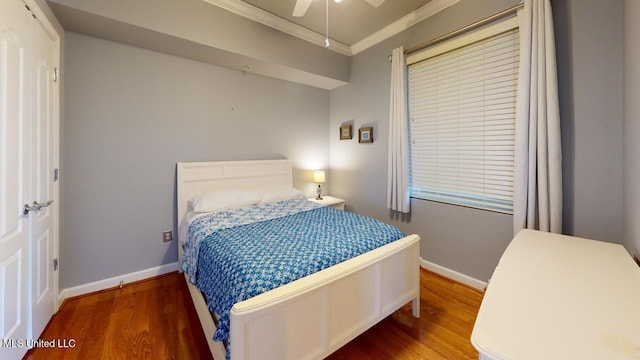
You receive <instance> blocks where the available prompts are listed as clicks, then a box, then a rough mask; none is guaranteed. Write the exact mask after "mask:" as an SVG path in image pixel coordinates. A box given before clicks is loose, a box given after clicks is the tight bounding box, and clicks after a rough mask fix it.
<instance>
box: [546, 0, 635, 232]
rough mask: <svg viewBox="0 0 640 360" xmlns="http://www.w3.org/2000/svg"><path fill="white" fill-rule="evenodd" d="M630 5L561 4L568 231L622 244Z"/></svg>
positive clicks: (576, 0)
mask: <svg viewBox="0 0 640 360" xmlns="http://www.w3.org/2000/svg"><path fill="white" fill-rule="evenodd" d="M622 4H623V1H622V0H614V1H601V0H553V1H552V6H553V10H554V25H555V29H556V47H557V59H558V90H559V94H560V117H561V121H562V124H561V125H562V129H561V131H562V142H563V144H562V151H563V177H564V178H563V185H564V206H565V207H564V214H563V216H564V231H565V233H568V234H571V235H575V236H580V237H586V238H591V239H598V240H606V241H610V242H616V243H622V241H623V225H622V222H623V214H622V209H623V207H622V140H623V139H622V86H623V82H622V49H623V46H622V44H623V32H622V26H623V20H624V19H623V12H622Z"/></svg>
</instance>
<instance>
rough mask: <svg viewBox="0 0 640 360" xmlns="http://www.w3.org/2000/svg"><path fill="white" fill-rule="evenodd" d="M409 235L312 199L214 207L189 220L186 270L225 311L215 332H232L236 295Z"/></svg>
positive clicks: (213, 306)
mask: <svg viewBox="0 0 640 360" xmlns="http://www.w3.org/2000/svg"><path fill="white" fill-rule="evenodd" d="M402 237H404V234H403V233H402V232H401V231H400V230H398V229H397V228H395V227H393V226H391V225H388V224H385V223H383V222H381V221H378V220H375V219H372V218H369V217H365V216H361V215H358V214H355V213H351V212H346V211H341V210H337V209H334V208H331V207H327V206H321V205H318V204H316V203H313V202H311V201H308V200H288V201H282V202H277V203H270V204H264V205H258V206H252V207H249V208H242V209H236V210H233V211H223V212H218V213H213V214H209V215H207V216H204V217H201V218H199V219H197V220H195V221H194V222H193V223H192V224H191V225H190V227H189V232H188V237H187V242H186V244H185V252H184V258H183V263H182V266H183V270H184V271H185V272H187V274H189V275H190V280H191V282H192V283H194V284H195V285H196V286H197V287H198V288H199V289H200V290H201V291H202V292H203V293H204V294H205V295H206V296H207V299H208V304H207V305H208V307H209V309H210V310H211V311H214V312H215V313H217V314H218V315H219V316H220V319H219V323H218V324H217V329H216V333H215V335H214V340H217V341H228V340H229V320H230V319H229V312H230V310H231V308H232V307H233V305H234V304H235V303H237V302H240V301H243V300H246V299H249V298H251V297H253V296H256V295H259V294H261V293H263V292H266V291H269V290H271V289H273V288H276V287H278V286H281V285H284V284H287V283H289V282H291V281H294V280H297V279H300V278H302V277H304V276H307V275H310V274H312V273H315V272H318V271H320V270H322V269H325V268H328V267H330V266H333V265H335V264H338V263H340V262H342V261H345V260H347V259H350V258H352V257H355V256H358V255H360V254H363V253H365V252H367V251H370V250H373V249H375V248H378V247H380V246H383V245H385V244H387V243H390V242H393V241H395V240H398V239H400V238H402Z"/></svg>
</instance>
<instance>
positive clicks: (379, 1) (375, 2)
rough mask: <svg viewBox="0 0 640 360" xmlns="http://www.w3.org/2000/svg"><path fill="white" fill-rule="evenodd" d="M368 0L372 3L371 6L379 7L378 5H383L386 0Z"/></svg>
mask: <svg viewBox="0 0 640 360" xmlns="http://www.w3.org/2000/svg"><path fill="white" fill-rule="evenodd" d="M367 2H368V3H369V4H371V6H373V7H378V6H380V5H382V3H383V2H384V0H367Z"/></svg>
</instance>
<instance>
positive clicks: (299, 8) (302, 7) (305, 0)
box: [293, 0, 384, 17]
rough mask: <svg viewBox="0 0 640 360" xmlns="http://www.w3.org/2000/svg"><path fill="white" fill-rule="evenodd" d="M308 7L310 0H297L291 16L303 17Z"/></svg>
mask: <svg viewBox="0 0 640 360" xmlns="http://www.w3.org/2000/svg"><path fill="white" fill-rule="evenodd" d="M383 1H384V0H383ZM309 5H311V0H297V1H296V7H295V8H293V16H297V17H300V16H304V14H305V13H306V12H307V9H308V8H309Z"/></svg>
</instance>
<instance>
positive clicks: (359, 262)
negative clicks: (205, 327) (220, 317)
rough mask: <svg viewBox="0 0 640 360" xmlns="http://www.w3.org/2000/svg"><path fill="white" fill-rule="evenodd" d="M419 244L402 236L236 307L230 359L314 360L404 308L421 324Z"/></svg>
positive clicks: (416, 238) (232, 315) (232, 314)
mask: <svg viewBox="0 0 640 360" xmlns="http://www.w3.org/2000/svg"><path fill="white" fill-rule="evenodd" d="M419 240H420V238H419V237H418V236H417V235H410V236H407V237H405V238H403V239H400V240H398V241H395V242H393V243H391V244H388V245H385V246H383V247H381V248H378V249H376V250H373V251H370V252H368V253H366V254H363V255H360V256H358V257H356V258H353V259H350V260H348V261H345V262H343V263H340V264H338V265H336V266H333V267H331V268H328V269H325V270H323V271H320V272H318V273H316V274H313V275H310V276H307V277H305V278H303V279H300V280H297V281H294V282H292V283H290V284H287V285H285V286H282V287H279V288H277V289H274V290H271V291H269V292H267V293H264V294H262V295H259V296H256V297H254V298H251V299H249V300H246V301H243V302H240V303H237V304H236V305H234V307H233V308H232V310H231V357H232V359H233V360H241V359H243V360H244V359H261V360H264V359H279V360H282V359H296V360H298V359H319V358H323V357H325V356H327V355H329V354H331V353H332V352H333V351H335V350H336V349H338V348H340V347H341V346H343V345H344V344H346V343H347V342H349V341H350V340H352V339H353V338H355V337H356V336H358V335H359V334H361V333H363V332H364V331H365V330H367V329H368V328H370V327H371V326H373V325H374V324H376V323H377V322H379V321H380V320H382V319H384V318H385V317H387V316H388V315H390V314H391V313H393V312H394V311H396V310H397V309H398V308H400V307H402V306H403V305H404V304H406V303H407V302H409V301H413V315H414V316H415V317H419V315H420V310H419V304H420V301H419V297H420V273H419V271H420V270H419V269H420V267H419V262H418V258H419Z"/></svg>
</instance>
